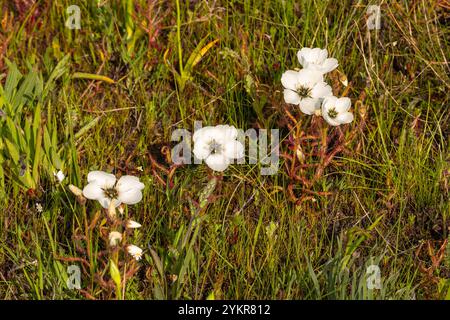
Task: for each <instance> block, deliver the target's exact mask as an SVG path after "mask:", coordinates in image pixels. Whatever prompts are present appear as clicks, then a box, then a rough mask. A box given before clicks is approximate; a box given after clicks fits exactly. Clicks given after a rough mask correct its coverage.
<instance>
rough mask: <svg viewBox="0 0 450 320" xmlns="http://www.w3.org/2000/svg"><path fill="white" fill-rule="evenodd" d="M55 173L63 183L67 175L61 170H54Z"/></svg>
mask: <svg viewBox="0 0 450 320" xmlns="http://www.w3.org/2000/svg"><path fill="white" fill-rule="evenodd" d="M53 175H54V176H55V177H56V179H58V181H59V183H61V182H62V181H63V180H64V178H65V177H66V176H65V175H64V173H63V172H62V171H61V170H59V171H58V172H53Z"/></svg>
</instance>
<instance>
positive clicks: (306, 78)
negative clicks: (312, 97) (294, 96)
mask: <svg viewBox="0 0 450 320" xmlns="http://www.w3.org/2000/svg"><path fill="white" fill-rule="evenodd" d="M320 82H323V74H322V73H321V72H319V71H317V70H314V69H302V70H300V71H299V72H298V75H297V83H298V85H301V86H304V87H307V88H312V87H313V86H314V85H315V84H316V83H320ZM295 89H296V88H295Z"/></svg>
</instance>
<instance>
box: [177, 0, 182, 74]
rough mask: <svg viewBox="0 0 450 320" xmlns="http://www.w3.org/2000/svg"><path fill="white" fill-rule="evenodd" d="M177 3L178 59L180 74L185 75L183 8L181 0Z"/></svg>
mask: <svg viewBox="0 0 450 320" xmlns="http://www.w3.org/2000/svg"><path fill="white" fill-rule="evenodd" d="M176 3H177V43H178V60H179V63H180V76H183V49H182V48H181V10H180V0H176Z"/></svg>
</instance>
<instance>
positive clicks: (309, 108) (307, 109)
mask: <svg viewBox="0 0 450 320" xmlns="http://www.w3.org/2000/svg"><path fill="white" fill-rule="evenodd" d="M317 105H320V102H319V100H318V99H311V98H306V99H302V100H301V101H300V110H301V111H302V112H303V113H305V114H309V115H312V114H314V113H315V112H316V109H317Z"/></svg>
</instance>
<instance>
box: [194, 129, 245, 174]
mask: <svg viewBox="0 0 450 320" xmlns="http://www.w3.org/2000/svg"><path fill="white" fill-rule="evenodd" d="M237 137H238V130H237V129H236V128H235V127H233V126H229V125H218V126H215V127H204V128H201V129H199V130H197V131H195V133H194V136H193V141H194V150H193V152H194V155H195V156H196V157H197V158H198V159H201V160H205V163H206V164H207V165H208V167H210V168H211V169H212V170H214V171H224V170H225V169H226V168H228V166H229V165H230V164H231V163H232V161H233V160H234V159H240V158H242V157H243V156H244V146H243V145H242V143H241V142H239V141H238V140H237Z"/></svg>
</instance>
